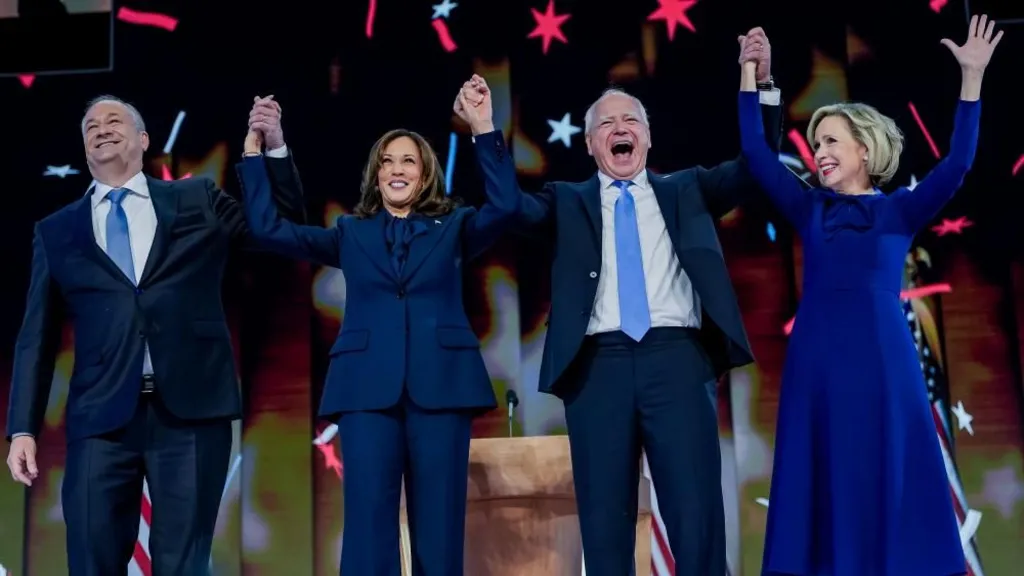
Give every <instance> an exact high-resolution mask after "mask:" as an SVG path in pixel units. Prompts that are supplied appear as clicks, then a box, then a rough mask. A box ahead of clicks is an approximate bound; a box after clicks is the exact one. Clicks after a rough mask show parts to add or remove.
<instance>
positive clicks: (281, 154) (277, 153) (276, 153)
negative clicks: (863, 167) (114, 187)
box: [266, 100, 764, 158]
mask: <svg viewBox="0 0 1024 576" xmlns="http://www.w3.org/2000/svg"><path fill="white" fill-rule="evenodd" d="M761 102H764V100H762V101H761ZM266 155H267V156H268V157H270V158H287V157H288V145H287V144H282V145H281V147H280V148H274V149H273V150H267V154H266Z"/></svg>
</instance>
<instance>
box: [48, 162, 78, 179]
mask: <svg viewBox="0 0 1024 576" xmlns="http://www.w3.org/2000/svg"><path fill="white" fill-rule="evenodd" d="M78 173H79V172H78V170H75V169H74V168H72V167H71V165H70V164H65V165H63V166H47V167H46V170H45V171H44V172H43V176H56V177H58V178H67V177H68V176H70V175H73V174H78Z"/></svg>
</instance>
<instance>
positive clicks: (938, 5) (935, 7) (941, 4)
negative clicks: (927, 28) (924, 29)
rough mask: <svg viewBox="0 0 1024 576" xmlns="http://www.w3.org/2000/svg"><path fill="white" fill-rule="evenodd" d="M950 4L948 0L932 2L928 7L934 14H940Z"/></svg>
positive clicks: (932, 0) (934, 0)
mask: <svg viewBox="0 0 1024 576" xmlns="http://www.w3.org/2000/svg"><path fill="white" fill-rule="evenodd" d="M948 3H949V2H948V0H931V1H930V2H928V7H929V8H931V9H932V12H935V13H936V14H938V13H939V12H942V9H943V8H945V7H946V4H948Z"/></svg>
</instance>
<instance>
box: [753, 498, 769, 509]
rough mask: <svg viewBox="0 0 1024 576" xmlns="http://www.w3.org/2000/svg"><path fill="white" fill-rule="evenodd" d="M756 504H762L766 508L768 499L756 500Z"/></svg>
mask: <svg viewBox="0 0 1024 576" xmlns="http://www.w3.org/2000/svg"><path fill="white" fill-rule="evenodd" d="M754 502H757V503H758V504H760V505H761V506H764V507H765V508H767V507H768V499H767V498H758V499H756V500H754Z"/></svg>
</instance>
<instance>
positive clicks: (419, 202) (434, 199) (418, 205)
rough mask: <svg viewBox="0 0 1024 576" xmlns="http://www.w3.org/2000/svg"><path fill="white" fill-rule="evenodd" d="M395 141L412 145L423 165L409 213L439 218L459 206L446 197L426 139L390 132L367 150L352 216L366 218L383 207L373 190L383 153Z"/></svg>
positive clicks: (406, 132)
mask: <svg viewBox="0 0 1024 576" xmlns="http://www.w3.org/2000/svg"><path fill="white" fill-rule="evenodd" d="M399 138H409V139H410V140H412V141H413V142H414V143H415V144H416V148H418V149H419V151H420V158H421V159H422V161H423V172H422V174H420V189H419V190H417V191H416V199H415V200H414V201H413V203H412V206H411V208H410V209H411V211H412V212H414V213H416V214H422V215H424V216H441V215H444V214H448V213H449V212H451V211H452V210H454V209H455V208H456V207H458V205H459V203H460V202H459V200H458V199H456V198H452V197H450V196H448V194H447V193H446V189H445V183H444V171H443V170H442V169H441V162H440V161H439V160H438V159H437V154H436V153H434V149H433V147H431V146H430V143H429V142H427V139H426V138H424V137H423V136H420V135H419V134H417V133H416V132H413V131H412V130H403V129H401V128H399V129H397V130H391V131H389V132H387V133H386V134H384V135H383V136H381V137H380V138H379V139H378V140H377V142H375V143H374V144H373V147H372V148H370V158H369V159H368V160H367V161H366V167H365V168H363V183H362V189H361V191H360V197H359V203H358V204H356V207H355V209H354V210H353V212H354V213H355V215H356V216H358V217H359V218H370V217H372V216H374V215H376V214H377V213H378V212H380V209H381V208H383V207H384V197H383V195H382V194H381V191H380V188H378V187H377V172H379V171H380V165H381V163H382V162H383V161H384V149H385V148H387V147H388V144H391V143H392V142H394V141H395V140H397V139H399Z"/></svg>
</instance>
